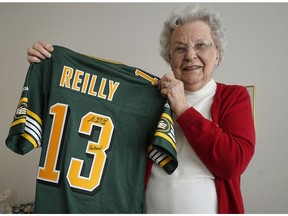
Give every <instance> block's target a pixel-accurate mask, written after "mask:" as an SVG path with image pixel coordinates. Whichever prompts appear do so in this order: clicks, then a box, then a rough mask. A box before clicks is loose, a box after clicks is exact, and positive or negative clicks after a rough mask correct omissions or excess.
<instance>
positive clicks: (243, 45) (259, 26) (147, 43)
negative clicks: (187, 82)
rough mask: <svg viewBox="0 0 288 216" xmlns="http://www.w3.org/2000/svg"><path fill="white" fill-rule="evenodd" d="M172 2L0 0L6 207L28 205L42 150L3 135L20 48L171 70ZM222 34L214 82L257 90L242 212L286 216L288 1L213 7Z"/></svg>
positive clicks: (21, 59) (1, 185)
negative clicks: (163, 48)
mask: <svg viewBox="0 0 288 216" xmlns="http://www.w3.org/2000/svg"><path fill="white" fill-rule="evenodd" d="M176 5H178V4H175V3H169V4H168V3H141V4H140V3H139V4H138V3H137V4H133V3H117V4H116V3H108V4H103V3H90V4H79V3H78V4H75V3H74V4H72V3H69V4H60V3H49V4H47V3H45V4H44V3H42V4H39V3H30V4H28V3H25V4H23V3H22V4H21V3H13V4H12V3H0V66H1V72H0V73H1V79H0V95H1V114H0V115H1V124H0V192H1V191H2V190H4V189H5V188H10V189H11V190H12V195H11V197H10V202H11V203H12V204H14V203H15V204H17V203H24V202H30V201H33V200H34V193H35V177H36V170H37V165H38V160H39V155H40V150H34V151H32V152H30V153H28V154H27V155H25V156H19V155H16V154H15V153H13V152H11V151H10V150H9V149H8V148H7V147H6V145H5V138H6V136H7V134H8V130H9V126H10V123H11V121H12V116H13V115H14V112H15V109H16V106H17V103H18V99H19V97H20V93H21V89H22V86H23V83H24V78H25V75H26V71H27V69H28V63H27V61H26V49H27V48H28V47H30V46H32V44H33V42H35V41H37V40H39V39H43V40H47V41H49V42H51V43H53V44H58V45H62V46H66V47H68V48H71V49H73V50H75V51H78V52H82V53H86V54H90V55H94V56H100V57H103V58H107V59H111V60H118V61H122V62H124V63H126V64H128V65H132V66H138V67H140V68H142V69H144V70H146V71H148V72H151V73H154V74H155V75H158V76H162V75H163V74H164V73H166V72H170V69H169V67H168V66H167V65H166V64H165V63H164V62H163V60H162V59H161V58H160V57H159V55H158V38H159V33H160V30H161V27H162V23H163V20H164V19H165V18H166V16H167V15H168V13H169V12H170V11H171V9H172V8H174V7H175V6H176ZM212 6H213V8H214V9H215V10H217V11H219V12H220V13H221V15H222V17H223V19H224V21H225V23H226V26H227V31H228V39H229V44H228V48H229V51H228V53H227V56H226V58H225V61H224V62H223V64H222V66H220V68H218V70H217V71H216V72H215V74H214V75H215V76H214V78H215V79H216V80H217V81H218V82H224V83H229V84H232V83H237V84H242V85H250V84H254V85H255V86H256V132H257V146H256V153H255V156H254V158H253V160H252V162H251V164H250V166H249V167H248V169H247V171H246V172H245V174H244V175H243V177H242V191H243V196H244V201H245V206H246V212H247V213H288V205H287V204H288V187H287V182H288V169H287V165H288V157H287V153H288V136H287V122H288V114H287V105H288V97H287V96H286V95H285V94H287V92H288V85H287V80H288V70H287V65H288V60H287V57H288V55H287V53H288V39H287V38H288V27H287V20H288V4H286V3H278V4H268V3H265V4H264V3H253V4H252V3H249V4H248V3H237V4H236V3H214V4H212Z"/></svg>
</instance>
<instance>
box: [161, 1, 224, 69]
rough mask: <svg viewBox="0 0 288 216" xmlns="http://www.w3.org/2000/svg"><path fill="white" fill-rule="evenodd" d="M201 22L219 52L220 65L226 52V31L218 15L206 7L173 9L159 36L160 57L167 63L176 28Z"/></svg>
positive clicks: (184, 6) (198, 5)
mask: <svg viewBox="0 0 288 216" xmlns="http://www.w3.org/2000/svg"><path fill="white" fill-rule="evenodd" d="M198 20H201V21H203V22H205V23H206V24H207V25H208V26H209V27H210V29H211V33H212V38H213V41H214V44H215V45H216V47H217V49H218V51H219V55H220V56H219V64H220V63H221V61H222V59H223V57H224V53H225V52H226V44H227V40H226V29H225V27H224V25H223V22H222V19H221V18H220V16H219V14H218V13H216V12H214V11H213V10H212V9H211V7H210V6H208V5H200V4H197V5H183V6H181V7H179V8H176V9H174V10H173V11H172V12H171V14H170V16H169V17H168V18H167V20H166V21H165V22H164V26H163V29H162V32H161V35H160V50H159V52H160V55H161V56H162V57H163V58H164V60H165V61H166V62H167V63H169V62H170V59H169V53H170V50H171V36H172V33H173V31H174V29H176V28H177V27H179V26H181V25H183V24H185V23H189V22H194V21H198Z"/></svg>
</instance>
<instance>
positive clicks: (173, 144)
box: [154, 131, 176, 149]
mask: <svg viewBox="0 0 288 216" xmlns="http://www.w3.org/2000/svg"><path fill="white" fill-rule="evenodd" d="M154 136H160V137H162V138H164V139H165V140H167V141H168V142H169V143H170V144H171V145H172V146H173V148H174V149H176V145H175V142H174V141H173V140H172V139H171V138H170V137H169V136H168V135H166V134H164V133H162V132H159V131H157V132H156V133H155V134H154Z"/></svg>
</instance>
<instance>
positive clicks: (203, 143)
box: [146, 83, 255, 213]
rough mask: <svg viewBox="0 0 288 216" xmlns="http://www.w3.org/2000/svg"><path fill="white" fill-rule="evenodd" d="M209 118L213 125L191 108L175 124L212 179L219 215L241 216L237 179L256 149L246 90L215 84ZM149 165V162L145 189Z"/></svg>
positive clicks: (242, 210)
mask: <svg viewBox="0 0 288 216" xmlns="http://www.w3.org/2000/svg"><path fill="white" fill-rule="evenodd" d="M211 116H212V122H211V121H209V120H207V119H205V118H204V117H203V116H202V115H201V114H200V113H199V112H197V111H196V110H195V109H194V108H192V107H191V108H189V109H188V110H187V111H186V112H184V113H183V114H182V115H181V116H180V117H178V118H177V119H176V121H177V122H178V124H179V125H180V127H181V128H182V130H183V132H184V134H185V136H186V138H187V140H188V141H189V143H190V144H191V146H192V147H193V149H194V151H195V152H196V154H197V155H198V156H199V158H200V159H201V160H202V162H203V163H204V164H205V165H206V167H207V168H208V169H209V170H210V171H211V172H212V173H213V174H214V176H215V183H216V192H217V196H218V212H219V213H244V206H243V200H242V195H241V190H240V176H241V174H242V173H243V172H244V171H245V169H246V168H247V166H248V164H249V162H250V160H251V158H252V156H253V154H254V148H255V128H254V120H253V116H252V109H251V102H250V97H249V94H248V92H247V90H246V88H245V87H242V86H236V85H225V84H221V83H217V90H216V93H215V96H214V101H213V104H212V107H211ZM176 144H177V140H176ZM152 164H153V162H152V161H151V160H150V159H148V162H147V170H146V172H147V173H146V185H147V183H148V180H149V176H150V174H151V169H152Z"/></svg>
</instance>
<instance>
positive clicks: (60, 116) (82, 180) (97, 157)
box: [37, 103, 114, 192]
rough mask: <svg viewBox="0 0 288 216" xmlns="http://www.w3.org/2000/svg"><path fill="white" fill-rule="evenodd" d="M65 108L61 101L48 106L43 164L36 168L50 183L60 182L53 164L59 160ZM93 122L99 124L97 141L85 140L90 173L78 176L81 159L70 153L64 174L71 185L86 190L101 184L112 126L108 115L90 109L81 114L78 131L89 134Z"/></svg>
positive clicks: (41, 177) (65, 115) (82, 163)
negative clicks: (49, 118) (49, 119)
mask: <svg viewBox="0 0 288 216" xmlns="http://www.w3.org/2000/svg"><path fill="white" fill-rule="evenodd" d="M67 111H68V105H66V104H61V103H57V104H55V105H53V106H51V108H50V114H51V115H53V116H54V117H53V122H52V126H51V133H50V138H49V142H48V147H47V153H46V157H45V162H44V166H43V167H39V170H38V176H37V178H38V179H40V180H43V181H47V182H53V183H58V182H59V176H60V171H59V170H56V165H57V161H58V160H59V150H60V145H61V143H62V142H61V141H62V136H63V131H64V125H65V121H66V117H67ZM94 126H98V127H100V128H101V131H100V135H99V139H98V142H93V141H91V140H88V143H87V147H86V153H87V154H90V155H93V162H92V165H91V169H90V173H89V177H84V176H81V171H82V169H83V165H84V161H83V160H81V159H78V158H73V157H72V158H71V161H70V165H69V169H68V172H67V176H66V178H67V180H68V182H69V185H70V187H72V188H76V189H78V190H79V189H80V190H84V191H89V192H92V191H94V190H95V189H96V188H97V187H98V186H99V185H100V182H101V178H102V174H103V170H104V167H105V162H106V157H107V156H106V153H105V151H106V150H107V149H109V146H110V142H111V138H112V134H113V130H114V125H113V122H112V120H111V118H110V117H108V116H105V115H101V114H98V113H93V112H89V113H87V114H86V115H85V116H83V117H82V119H81V123H80V127H79V131H78V132H79V133H81V134H85V135H88V136H90V135H91V133H92V129H93V127H94Z"/></svg>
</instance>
